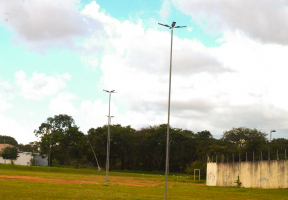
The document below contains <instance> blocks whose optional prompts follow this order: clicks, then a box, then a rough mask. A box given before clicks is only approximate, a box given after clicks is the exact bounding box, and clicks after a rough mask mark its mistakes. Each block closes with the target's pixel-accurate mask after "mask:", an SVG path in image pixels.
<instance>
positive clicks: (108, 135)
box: [103, 90, 116, 185]
mask: <svg viewBox="0 0 288 200" xmlns="http://www.w3.org/2000/svg"><path fill="white" fill-rule="evenodd" d="M103 91H105V92H108V93H109V113H108V116H107V115H106V116H107V117H108V134H107V159H106V185H107V181H108V173H109V154H110V121H111V117H113V116H110V101H111V93H116V92H115V90H111V91H108V90H103Z"/></svg>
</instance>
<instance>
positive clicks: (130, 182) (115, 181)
mask: <svg viewBox="0 0 288 200" xmlns="http://www.w3.org/2000/svg"><path fill="white" fill-rule="evenodd" d="M0 179H1V180H4V179H6V180H7V179H9V180H21V181H37V182H50V183H72V184H96V185H103V184H105V182H102V181H101V183H100V182H97V181H82V180H71V179H46V178H39V177H31V176H6V175H0ZM110 181H111V182H110ZM119 181H123V178H119V177H113V178H112V177H110V178H109V185H110V184H111V185H130V186H140V187H155V186H159V185H160V184H159V183H155V182H153V181H143V180H131V179H129V180H127V182H125V183H123V182H119Z"/></svg>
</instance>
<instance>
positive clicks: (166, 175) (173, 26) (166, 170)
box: [158, 22, 186, 200]
mask: <svg viewBox="0 0 288 200" xmlns="http://www.w3.org/2000/svg"><path fill="white" fill-rule="evenodd" d="M158 24H159V25H161V26H165V27H168V28H169V29H171V49H170V72H169V97H168V123H167V142H166V168H165V191H164V200H166V197H167V177H168V168H169V128H170V124H169V123H170V98H171V73H172V46H173V29H174V28H184V27H186V26H175V25H176V22H172V25H171V26H169V25H166V24H160V23H158Z"/></svg>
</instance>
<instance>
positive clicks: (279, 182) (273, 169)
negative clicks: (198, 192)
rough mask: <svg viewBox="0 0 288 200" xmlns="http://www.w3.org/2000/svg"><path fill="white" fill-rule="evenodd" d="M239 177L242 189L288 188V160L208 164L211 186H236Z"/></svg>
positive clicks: (207, 182)
mask: <svg viewBox="0 0 288 200" xmlns="http://www.w3.org/2000/svg"><path fill="white" fill-rule="evenodd" d="M238 175H239V179H240V181H241V182H242V187H247V188H249V187H252V188H288V160H270V161H255V162H234V163H207V179H206V184H207V185H209V186H236V184H235V183H234V182H235V181H236V180H237V178H238ZM215 179H216V180H215Z"/></svg>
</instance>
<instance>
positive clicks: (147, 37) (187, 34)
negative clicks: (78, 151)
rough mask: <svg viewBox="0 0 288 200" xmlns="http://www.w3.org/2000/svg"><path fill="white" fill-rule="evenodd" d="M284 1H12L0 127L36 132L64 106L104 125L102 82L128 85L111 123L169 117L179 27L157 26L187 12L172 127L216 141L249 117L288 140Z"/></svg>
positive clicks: (0, 53) (0, 8)
mask: <svg viewBox="0 0 288 200" xmlns="http://www.w3.org/2000/svg"><path fill="white" fill-rule="evenodd" d="M284 4H285V3H284V2H282V1H280V0H276V1H272V0H268V1H266V3H265V4H263V3H261V1H260V0H257V1H255V2H253V3H251V2H250V1H248V0H244V1H235V3H234V4H229V3H227V2H226V1H224V0H215V1H213V2H211V1H208V0H203V1H196V0H191V1H188V0H159V1H150V0H149V1H136V0H133V1H131V0H130V1H128V0H125V1H113V2H112V1H107V0H106V1H105V0H98V1H91V0H89V1H88V0H86V1H84V0H82V1H79V0H73V1H72V0H63V1H61V2H57V3H55V2H54V3H51V2H50V1H48V0H44V1H41V2H38V1H36V0H28V1H25V2H21V3H19V2H18V1H17V0H11V1H7V2H1V3H0V44H1V45H0V120H1V121H2V123H1V124H0V131H1V134H4V135H10V136H13V137H15V138H16V139H17V140H18V142H20V143H28V142H30V141H35V140H37V138H36V137H35V136H34V133H33V131H34V130H35V129H37V128H38V126H39V125H40V124H41V123H42V122H44V121H45V120H46V118H48V117H49V116H54V115H56V114H68V115H71V116H72V117H73V118H74V119H75V120H76V124H77V125H78V126H79V127H80V128H81V130H82V131H83V132H84V133H86V132H87V131H88V130H89V128H91V127H97V126H102V125H104V124H105V123H107V118H106V117H105V115H106V114H107V112H108V94H107V93H105V92H103V89H108V90H110V89H111V90H112V89H115V90H117V92H118V93H117V94H113V95H112V105H111V106H112V107H111V112H112V115H114V116H115V119H114V118H113V120H112V123H119V124H122V125H131V126H132V127H133V128H136V129H139V128H141V127H145V126H150V125H152V126H153V125H156V124H161V123H167V122H166V121H167V97H168V72H169V71H168V70H169V50H170V30H169V29H166V28H165V27H162V26H159V25H158V24H157V23H158V22H160V23H168V24H171V23H172V22H173V21H176V22H177V25H186V26H187V28H183V29H176V30H174V42H173V77H172V101H171V109H172V111H171V125H172V126H174V127H179V128H183V129H189V130H193V131H195V132H197V131H201V130H209V131H211V133H212V134H213V135H214V137H216V138H219V137H220V136H221V134H222V133H223V131H225V130H229V129H231V128H232V127H239V126H246V127H249V128H254V127H256V128H258V129H261V130H262V131H265V132H266V133H269V130H271V129H276V131H277V132H276V133H275V134H274V137H275V138H277V137H284V138H287V131H288V125H286V121H287V116H288V115H287V112H288V106H287V103H286V102H287V100H288V95H287V94H285V92H284V91H285V90H286V88H285V85H287V80H286V76H285V74H286V73H287V67H286V66H287V62H288V59H287V58H286V57H287V56H286V55H287V51H288V48H287V43H288V42H286V41H288V36H287V35H288V34H286V32H285V31H286V25H284V24H285V20H284V19H285V18H286V17H287V15H288V10H287V9H286V7H285V5H284ZM255 5H257V6H256V7H257V8H256V9H254V10H253V9H251V8H252V7H253V8H254V7H255ZM271 5H273V7H271ZM252 10H253V11H252ZM244 11H245V13H244ZM277 13H278V14H277ZM239 16H241V18H240V17H239ZM271 30H272V31H271ZM267 80H269V81H267Z"/></svg>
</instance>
